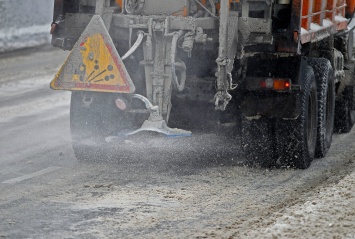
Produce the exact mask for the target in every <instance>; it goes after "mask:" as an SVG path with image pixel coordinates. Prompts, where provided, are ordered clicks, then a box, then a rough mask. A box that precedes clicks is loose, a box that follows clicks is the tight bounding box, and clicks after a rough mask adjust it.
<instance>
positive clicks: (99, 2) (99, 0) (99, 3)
mask: <svg viewBox="0 0 355 239" xmlns="http://www.w3.org/2000/svg"><path fill="white" fill-rule="evenodd" d="M105 3H106V0H96V8H95V14H96V15H102V14H103V13H104V8H105Z"/></svg>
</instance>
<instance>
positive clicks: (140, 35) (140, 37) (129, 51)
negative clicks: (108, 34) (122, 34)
mask: <svg viewBox="0 0 355 239" xmlns="http://www.w3.org/2000/svg"><path fill="white" fill-rule="evenodd" d="M143 37H144V32H143V31H138V38H137V40H136V42H135V43H134V44H133V46H132V47H131V49H129V50H128V51H127V53H126V54H124V56H122V57H121V59H122V60H125V59H126V58H127V57H129V56H130V55H132V54H133V52H135V51H136V50H137V48H138V47H139V46H140V44H141V43H142V40H143Z"/></svg>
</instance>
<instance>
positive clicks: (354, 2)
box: [346, 0, 355, 17]
mask: <svg viewBox="0 0 355 239" xmlns="http://www.w3.org/2000/svg"><path fill="white" fill-rule="evenodd" d="M354 9H355V0H346V15H347V16H349V17H350V16H351V15H352V14H353V12H354Z"/></svg>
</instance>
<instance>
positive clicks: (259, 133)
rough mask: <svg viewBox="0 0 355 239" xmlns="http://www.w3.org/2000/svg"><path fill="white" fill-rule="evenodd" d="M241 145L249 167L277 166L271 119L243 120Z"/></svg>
mask: <svg viewBox="0 0 355 239" xmlns="http://www.w3.org/2000/svg"><path fill="white" fill-rule="evenodd" d="M241 145H242V149H243V152H244V156H245V158H246V162H247V163H246V164H247V165H249V166H255V165H259V166H261V167H267V168H269V167H272V166H275V158H274V148H273V147H274V134H273V127H272V121H271V119H268V118H266V117H261V118H259V119H251V120H250V119H247V118H246V117H244V116H243V119H242V135H241Z"/></svg>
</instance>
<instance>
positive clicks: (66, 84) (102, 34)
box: [51, 15, 135, 93]
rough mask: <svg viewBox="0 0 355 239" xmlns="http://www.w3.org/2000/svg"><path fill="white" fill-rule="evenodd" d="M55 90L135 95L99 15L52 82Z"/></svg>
mask: <svg viewBox="0 0 355 239" xmlns="http://www.w3.org/2000/svg"><path fill="white" fill-rule="evenodd" d="M51 88H52V89H54V90H86V91H100V92H117V93H133V92H134V91H135V87H134V85H133V82H132V80H131V78H130V76H129V75H128V72H127V70H126V67H125V66H124V64H123V62H122V60H121V58H120V56H119V55H118V52H117V50H116V48H115V46H114V44H113V42H112V39H111V37H110V35H109V33H108V31H107V29H106V27H105V24H104V22H103V21H102V19H101V17H100V16H99V15H95V16H93V18H92V19H91V21H90V23H89V24H88V25H87V27H86V29H85V30H84V32H83V33H82V34H81V36H80V38H79V40H78V41H77V42H76V43H75V45H74V47H73V50H72V51H71V53H70V54H69V56H68V58H67V60H66V61H65V62H64V64H63V66H62V67H61V69H60V70H59V71H58V73H57V74H56V76H55V78H54V79H53V80H52V82H51Z"/></svg>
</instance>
